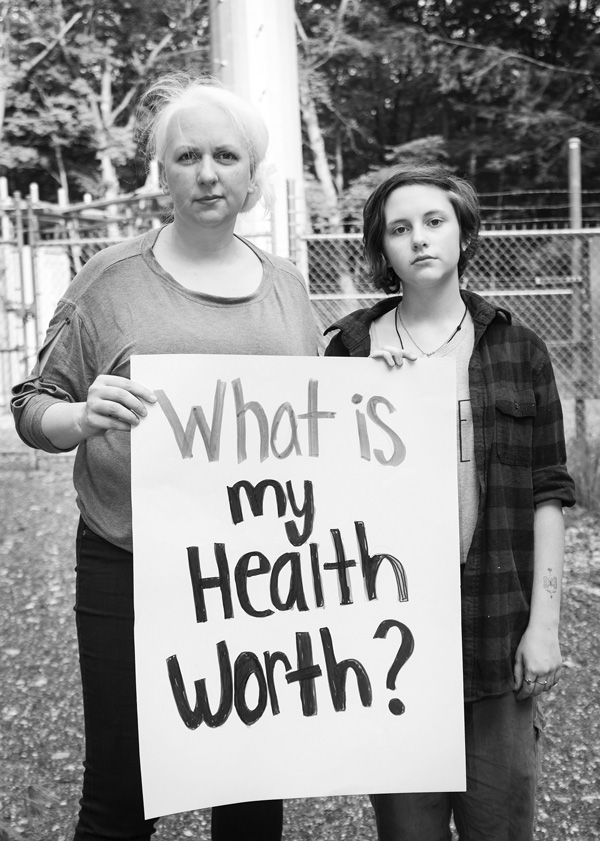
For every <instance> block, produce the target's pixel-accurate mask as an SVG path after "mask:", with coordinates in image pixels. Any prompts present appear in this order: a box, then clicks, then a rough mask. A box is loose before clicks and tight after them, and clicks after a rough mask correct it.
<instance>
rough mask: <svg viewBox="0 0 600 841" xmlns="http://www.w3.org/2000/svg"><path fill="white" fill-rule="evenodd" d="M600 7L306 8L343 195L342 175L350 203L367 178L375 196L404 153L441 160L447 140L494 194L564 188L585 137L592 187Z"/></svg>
mask: <svg viewBox="0 0 600 841" xmlns="http://www.w3.org/2000/svg"><path fill="white" fill-rule="evenodd" d="M595 6H596V4H592V3H586V2H585V0H538V2H516V1H515V0H452V2H448V0H420V2H419V3H416V2H414V0H395V2H389V3H383V2H377V0H374V2H369V3H366V2H361V0H350V2H348V3H346V4H344V14H343V15H341V14H340V12H341V9H342V6H341V4H340V3H339V0H338V2H335V0H327V2H326V0H323V2H319V3H316V2H312V0H297V9H298V15H299V18H300V19H301V21H302V25H303V28H304V32H305V34H306V38H305V43H304V44H303V62H304V66H305V68H306V72H308V73H309V74H310V79H311V89H312V90H313V92H314V93H313V98H314V101H315V106H316V113H317V117H318V120H319V125H320V129H321V134H322V137H323V141H324V146H325V154H326V157H327V160H328V162H329V167H330V170H331V172H332V173H333V175H334V178H336V180H337V182H338V183H339V182H340V170H341V172H342V177H343V182H344V187H345V189H346V191H347V188H348V187H349V186H350V187H352V185H353V184H354V182H355V181H356V179H361V180H360V184H363V185H364V184H365V183H367V182H368V181H369V178H372V177H375V178H377V173H378V172H379V173H380V175H381V176H382V177H383V174H385V172H386V171H387V170H386V167H387V166H388V165H389V162H390V155H392V156H393V151H392V150H394V149H395V150H396V151H397V152H398V154H400V151H401V150H402V149H403V148H404V149H405V150H406V149H408V148H411V147H408V146H407V144H412V143H413V142H414V141H416V140H421V141H422V143H421V151H422V153H423V154H424V155H425V156H429V157H431V155H432V153H433V152H434V151H435V150H434V149H433V147H432V148H428V146H427V141H426V140H425V139H426V138H429V137H434V138H441V139H442V141H443V152H444V154H445V155H446V160H447V162H448V163H449V164H450V165H451V166H453V167H454V168H455V169H456V170H457V171H459V172H461V173H464V174H467V175H468V176H470V177H471V178H473V179H474V181H475V183H476V185H477V186H478V188H479V190H480V191H484V192H485V191H495V190H507V189H517V188H520V189H523V190H527V189H540V188H544V189H549V188H553V187H557V186H559V185H560V187H563V188H564V186H565V180H566V141H567V139H568V138H569V137H570V136H573V135H576V136H579V137H581V139H582V145H583V149H584V168H585V172H584V174H586V172H587V173H589V174H590V176H591V175H592V174H593V173H594V172H596V171H597V168H598V164H599V163H600V153H599V151H598V143H597V137H598V128H597V126H598V116H599V115H598V109H599V106H600V93H599V91H600V17H599V16H598V15H597V14H596V8H595ZM332 103H334V105H333V104H332ZM394 160H396V161H397V160H399V158H398V157H397V156H396V158H394ZM308 162H309V165H310V167H311V170H312V173H313V175H314V176H315V177H316V178H317V180H318V179H319V174H318V172H317V170H316V167H315V166H314V164H313V162H312V160H311V158H310V156H309V157H308ZM596 177H597V176H596ZM365 179H366V180H365ZM357 189H358V192H360V188H359V187H357ZM343 203H344V204H346V202H345V201H344V202H343Z"/></svg>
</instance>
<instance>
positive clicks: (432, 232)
mask: <svg viewBox="0 0 600 841" xmlns="http://www.w3.org/2000/svg"><path fill="white" fill-rule="evenodd" d="M384 214H385V232H384V236H383V253H384V255H385V257H386V258H387V260H388V261H389V263H390V264H391V266H392V268H393V269H394V271H395V272H396V274H397V275H398V277H399V278H400V279H401V280H402V283H403V285H407V284H408V285H414V286H416V287H419V286H420V287H425V286H426V287H430V286H435V285H436V284H439V283H442V282H445V281H449V282H454V281H456V282H457V283H458V261H459V258H460V246H461V234H460V226H459V223H458V219H457V218H456V213H455V211H454V208H453V206H452V204H451V202H450V199H449V198H448V194H447V193H446V192H445V191H444V190H441V189H440V188H439V187H434V186H431V185H429V184H407V185H406V186H404V187H398V188H397V189H396V190H394V191H393V193H390V195H389V196H388V198H387V200H386V203H385V206H384Z"/></svg>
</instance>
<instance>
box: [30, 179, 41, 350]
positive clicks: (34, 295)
mask: <svg viewBox="0 0 600 841" xmlns="http://www.w3.org/2000/svg"><path fill="white" fill-rule="evenodd" d="M31 186H33V185H31ZM35 202H36V194H35V192H31V193H30V194H29V199H28V201H27V227H28V229H29V258H30V260H31V309H30V314H31V318H32V319H33V332H34V337H35V352H36V354H37V353H38V351H39V349H40V345H41V340H42V337H41V336H40V324H39V318H38V313H39V307H38V296H39V289H38V274H37V250H38V248H39V240H40V237H39V223H38V218H37V216H36V214H35V211H34V209H33V205H34V203H35Z"/></svg>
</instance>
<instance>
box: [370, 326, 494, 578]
mask: <svg viewBox="0 0 600 841" xmlns="http://www.w3.org/2000/svg"><path fill="white" fill-rule="evenodd" d="M392 312H393V315H395V310H393V311H392ZM396 325H397V327H398V330H399V331H400V336H401V338H402V344H403V345H404V348H405V349H406V350H410V351H413V352H414V353H415V355H416V356H421V355H422V354H421V352H420V351H419V349H418V348H417V347H416V345H415V344H414V343H413V341H412V340H411V338H410V336H408V334H407V333H406V330H404V328H403V327H402V324H401V323H400V320H398V321H397V322H396ZM369 332H370V336H371V347H372V348H378V347H384V346H386V345H395V346H398V345H399V344H400V340H399V338H398V334H397V333H396V327H395V326H394V319H393V317H390V314H389V313H386V315H385V316H383V317H382V318H378V319H376V320H375V321H373V322H371V326H370V329H369ZM474 339H475V329H474V326H473V319H472V317H471V314H470V313H469V312H467V315H466V317H465V320H464V322H463V324H462V326H461V329H460V330H459V331H458V333H456V335H455V336H453V337H452V339H451V341H449V342H448V344H446V345H444V346H443V347H442V348H440V349H439V350H438V351H436V352H435V353H434V354H433V358H440V357H445V356H451V357H454V358H455V359H456V399H457V403H456V436H457V467H458V501H459V512H458V515H459V524H460V561H461V563H463V564H464V563H465V561H466V559H467V553H468V551H469V547H470V545H471V540H472V539H473V532H474V531H475V525H476V523H477V509H478V504H479V487H478V482H477V469H476V465H475V449H474V440H473V415H472V412H471V395H470V392H469V360H470V358H471V354H472V353H473V343H474ZM404 364H405V365H406V364H408V365H410V362H409V361H408V362H406V361H405V363H404Z"/></svg>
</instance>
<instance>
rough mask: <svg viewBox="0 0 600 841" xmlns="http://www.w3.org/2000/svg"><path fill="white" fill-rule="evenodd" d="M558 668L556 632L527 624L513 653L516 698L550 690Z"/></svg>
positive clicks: (554, 682)
mask: <svg viewBox="0 0 600 841" xmlns="http://www.w3.org/2000/svg"><path fill="white" fill-rule="evenodd" d="M561 671H562V657H561V654H560V646H559V644H558V635H557V633H554V632H552V631H550V630H543V629H539V630H538V629H536V628H532V627H531V625H530V626H529V627H528V628H527V630H526V631H525V633H524V634H523V636H522V637H521V642H520V643H519V647H518V648H517V653H516V656H515V670H514V678H515V691H516V692H517V700H519V701H522V700H523V699H524V698H529V697H531V696H536V695H541V694H542V692H549V691H550V690H551V689H552V687H553V686H555V685H556V684H557V683H558V680H559V678H560V673H561Z"/></svg>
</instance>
